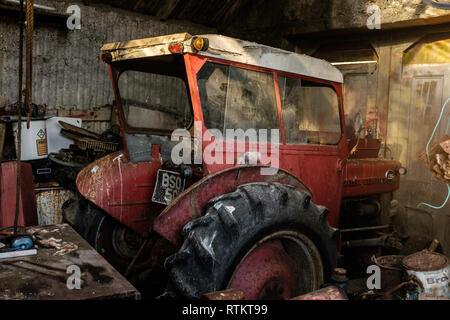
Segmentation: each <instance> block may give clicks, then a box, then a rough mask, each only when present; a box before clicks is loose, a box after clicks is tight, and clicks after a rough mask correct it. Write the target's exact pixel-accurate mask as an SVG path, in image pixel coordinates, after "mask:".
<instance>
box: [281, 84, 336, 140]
mask: <svg viewBox="0 0 450 320" xmlns="http://www.w3.org/2000/svg"><path fill="white" fill-rule="evenodd" d="M278 80H279V81H278V82H279V87H280V97H281V106H282V115H283V125H284V130H285V135H286V142H287V144H324V145H336V144H338V143H339V141H340V140H341V137H342V129H341V118H340V110H339V96H338V95H337V93H336V91H335V90H334V89H333V87H332V86H329V85H326V84H321V83H315V82H311V81H306V80H302V79H297V78H290V77H283V76H282V77H278Z"/></svg>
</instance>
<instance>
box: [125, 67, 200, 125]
mask: <svg viewBox="0 0 450 320" xmlns="http://www.w3.org/2000/svg"><path fill="white" fill-rule="evenodd" d="M119 92H120V97H121V102H122V110H123V114H124V117H125V121H126V122H127V124H128V125H129V126H130V127H133V128H141V129H156V130H175V129H178V128H187V127H188V126H189V125H190V124H191V122H192V113H191V107H190V104H189V98H188V95H187V91H186V85H185V83H184V81H183V80H182V79H181V78H176V77H170V76H166V75H159V74H152V73H145V72H138V71H125V72H124V73H122V74H121V75H120V78H119Z"/></svg>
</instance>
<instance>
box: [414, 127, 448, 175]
mask: <svg viewBox="0 0 450 320" xmlns="http://www.w3.org/2000/svg"><path fill="white" fill-rule="evenodd" d="M419 158H420V159H422V160H423V161H424V162H425V163H426V164H427V165H428V167H429V169H430V171H431V172H432V174H433V177H435V178H436V179H437V180H440V181H444V182H446V183H450V136H448V135H445V136H444V137H443V138H442V139H441V140H439V141H438V142H436V143H434V144H432V145H431V146H430V147H429V148H428V154H427V151H426V150H425V151H423V152H421V153H420V154H419Z"/></svg>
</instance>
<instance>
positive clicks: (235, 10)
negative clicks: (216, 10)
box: [217, 0, 250, 31]
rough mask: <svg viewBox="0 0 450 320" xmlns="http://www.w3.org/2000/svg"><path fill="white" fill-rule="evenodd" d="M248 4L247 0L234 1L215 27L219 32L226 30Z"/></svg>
mask: <svg viewBox="0 0 450 320" xmlns="http://www.w3.org/2000/svg"><path fill="white" fill-rule="evenodd" d="M249 2H250V1H249V0H236V1H235V2H234V3H233V5H232V6H231V7H230V9H229V10H228V12H227V13H226V14H225V16H224V17H223V18H222V21H220V23H219V25H218V26H217V28H218V29H219V31H221V30H224V29H226V28H227V27H228V26H229V25H230V24H231V23H232V22H233V21H234V20H235V19H236V18H237V16H238V15H239V13H240V12H241V9H243V8H244V7H245V6H246V5H247V4H248V3H249Z"/></svg>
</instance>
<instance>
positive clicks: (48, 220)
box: [36, 188, 75, 226]
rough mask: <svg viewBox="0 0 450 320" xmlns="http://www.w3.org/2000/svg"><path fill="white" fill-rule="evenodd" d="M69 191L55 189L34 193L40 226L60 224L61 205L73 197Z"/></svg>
mask: <svg viewBox="0 0 450 320" xmlns="http://www.w3.org/2000/svg"><path fill="white" fill-rule="evenodd" d="M74 196H75V194H74V193H73V192H72V191H70V190H65V189H61V188H55V189H51V190H42V191H37V192H36V205H37V213H38V221H39V225H40V226H46V225H52V224H59V223H62V221H63V220H62V219H63V218H62V205H63V204H64V202H66V201H67V200H69V199H70V198H72V197H74Z"/></svg>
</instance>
